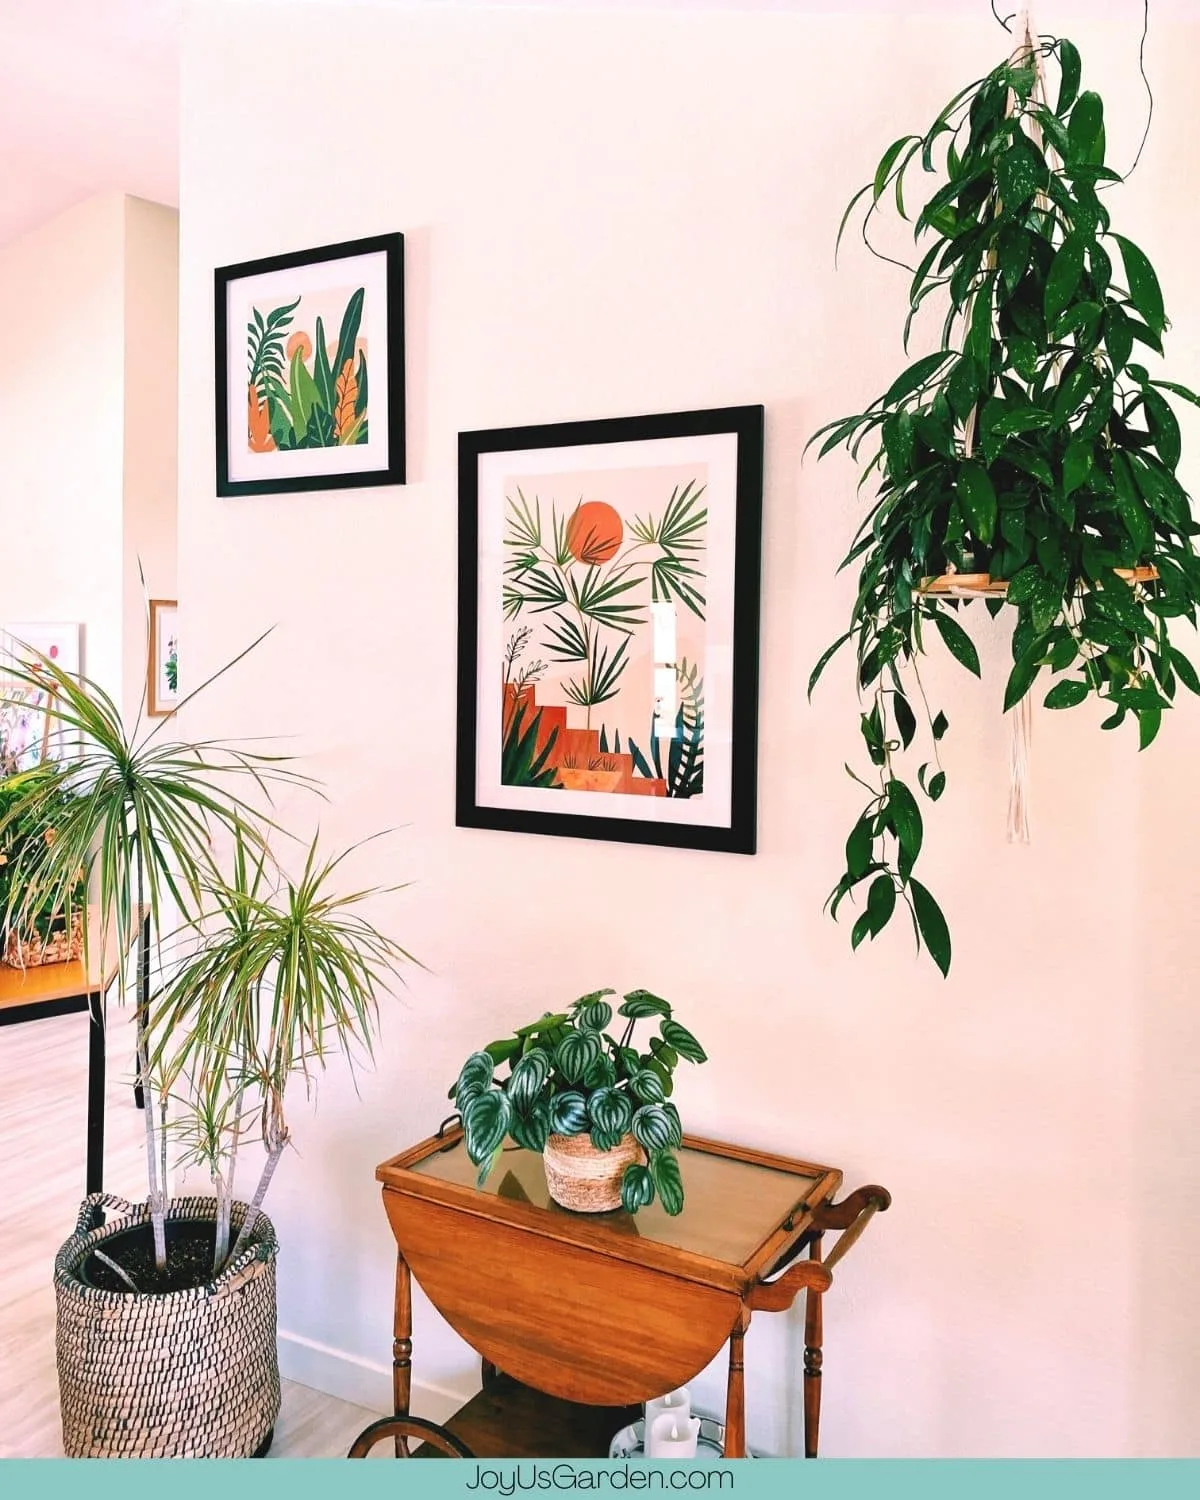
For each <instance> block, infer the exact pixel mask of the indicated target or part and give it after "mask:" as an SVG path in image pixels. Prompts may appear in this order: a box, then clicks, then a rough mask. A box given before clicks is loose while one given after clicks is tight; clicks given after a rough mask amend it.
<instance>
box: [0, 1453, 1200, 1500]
mask: <svg viewBox="0 0 1200 1500" xmlns="http://www.w3.org/2000/svg"><path fill="white" fill-rule="evenodd" d="M401 1465H402V1467H401ZM164 1485H165V1486H166V1488H165V1490H164V1489H163V1486H164ZM806 1490H808V1491H811V1493H812V1494H813V1495H828V1496H830V1497H831V1500H858V1497H863V1500H867V1497H869V1500H884V1497H886V1500H894V1497H897V1496H899V1497H907V1496H910V1495H911V1496H914V1497H920V1500H991V1497H995V1500H1012V1497H1019V1500H1037V1497H1041V1496H1047V1497H1050V1496H1052V1497H1054V1500H1074V1497H1075V1496H1086V1497H1087V1500H1110V1497H1111V1500H1131V1497H1134V1496H1136V1497H1137V1500H1142V1497H1151V1500H1153V1497H1156V1496H1162V1497H1170V1500H1175V1497H1178V1500H1183V1497H1185V1496H1186V1497H1187V1500H1193V1497H1194V1496H1196V1495H1197V1494H1200V1461H1197V1460H1191V1459H1145V1460H1135V1459H1128V1460H1127V1459H1112V1460H1102V1459H1051V1460H1032V1459H1028V1460H1027V1459H994V1460H987V1459H979V1460H968V1459H819V1460H811V1461H806V1460H804V1459H783V1458H780V1459H761V1460H755V1461H754V1462H746V1461H742V1462H739V1463H715V1464H688V1463H678V1464H670V1463H636V1462H634V1463H614V1462H612V1461H607V1462H605V1461H599V1460H597V1461H587V1462H584V1461H577V1460H570V1461H567V1460H556V1459H538V1460H536V1461H535V1460H522V1461H520V1462H517V1461H513V1460H503V1459H497V1460H486V1459H461V1460H451V1461H448V1462H425V1461H420V1460H416V1461H405V1460H403V1459H399V1460H398V1459H394V1458H390V1457H389V1458H387V1459H385V1460H383V1461H382V1462H375V1461H362V1462H360V1461H353V1462H352V1461H350V1460H348V1459H283V1460H278V1461H273V1460H270V1459H268V1460H265V1461H259V1462H255V1461H246V1462H213V1461H208V1460H166V1461H159V1462H157V1463H156V1462H154V1461H152V1460H151V1461H145V1460H143V1461H140V1462H139V1461H126V1460H108V1461H90V1462H89V1461H78V1460H67V1459H8V1460H3V1461H0V1496H3V1500H26V1497H29V1500H55V1497H56V1496H57V1495H60V1494H61V1495H62V1496H63V1497H64V1500H66V1497H67V1496H70V1500H78V1496H79V1495H80V1494H81V1493H84V1494H86V1495H87V1497H88V1500H129V1497H130V1496H131V1495H138V1494H144V1493H147V1492H150V1493H156V1494H157V1493H163V1494H166V1495H169V1497H170V1500H214V1496H217V1495H220V1494H221V1493H223V1492H224V1493H229V1492H230V1491H234V1492H241V1493H243V1494H247V1495H253V1496H254V1500H270V1497H272V1496H279V1497H280V1500H356V1497H359V1496H362V1497H364V1500H397V1497H402V1500H425V1497H428V1500H493V1497H497V1496H500V1497H505V1500H512V1497H516V1496H524V1495H534V1494H537V1495H543V1496H545V1497H547V1500H550V1497H552V1496H555V1495H559V1494H562V1495H573V1494H576V1493H582V1494H599V1495H605V1494H615V1495H622V1496H623V1495H642V1494H655V1495H680V1496H683V1495H712V1496H731V1497H732V1496H735V1497H736V1500H765V1497H772V1500H773V1497H775V1496H796V1495H798V1494H802V1493H803V1492H804V1491H806Z"/></svg>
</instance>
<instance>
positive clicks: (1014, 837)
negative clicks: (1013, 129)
mask: <svg viewBox="0 0 1200 1500" xmlns="http://www.w3.org/2000/svg"><path fill="white" fill-rule="evenodd" d="M1002 24H1003V23H1002ZM1013 34H1014V35H1015V36H1016V37H1017V45H1016V47H1015V48H1014V49H1013V52H1012V56H1011V59H1010V61H1011V62H1012V63H1014V64H1020V63H1022V62H1024V61H1026V60H1031V61H1032V63H1033V66H1034V70H1035V74H1036V77H1035V82H1034V86H1033V89H1034V93H1035V94H1036V95H1037V96H1038V97H1039V98H1040V99H1041V102H1042V103H1043V104H1045V105H1046V107H1047V108H1049V101H1048V98H1047V94H1046V73H1045V69H1044V67H1043V66H1042V55H1041V52H1040V51H1039V50H1038V47H1037V45H1036V42H1035V40H1034V37H1035V33H1034V31H1033V28H1032V25H1031V23H1030V19H1029V7H1028V6H1025V5H1023V6H1022V7H1021V8H1020V10H1019V11H1018V12H1017V16H1016V26H1015V28H1014V31H1013ZM1013 104H1014V100H1013V95H1012V91H1011V90H1010V91H1009V95H1008V112H1009V113H1010V114H1011V113H1012V110H1013ZM1031 131H1032V134H1033V137H1034V140H1035V141H1036V143H1037V145H1038V147H1039V148H1040V149H1042V150H1043V151H1044V152H1045V154H1046V155H1047V156H1054V157H1056V153H1055V152H1054V150H1053V148H1052V147H1049V146H1046V145H1045V143H1044V141H1043V139H1042V133H1041V130H1040V128H1039V127H1038V125H1037V123H1036V122H1034V124H1033V126H1032V127H1031ZM1035 202H1036V204H1037V206H1038V207H1039V208H1042V209H1046V208H1049V206H1050V200H1049V199H1048V198H1047V197H1046V195H1045V194H1044V193H1042V192H1039V193H1038V194H1037V197H1036V199H1035ZM986 264H987V268H988V269H989V270H994V269H995V266H996V252H995V250H994V249H993V250H990V251H989V252H988V258H987V262H986ZM970 317H971V313H970V308H968V309H967V311H966V318H967V322H968V324H969V322H970ZM978 417H979V403H978V402H976V404H975V405H974V406H973V407H972V408H971V410H970V412H969V413H968V414H967V420H966V422H965V423H964V424H963V457H964V458H970V457H971V455H972V454H973V453H974V451H975V428H976V423H977V421H978ZM922 592H923V593H926V594H939V595H941V596H942V597H943V598H950V599H1003V598H1004V597H1005V596H1006V595H1007V593H1008V584H1007V582H1006V581H1004V580H1003V579H998V578H996V579H993V578H992V577H991V576H990V575H989V574H987V573H959V572H958V571H956V570H955V569H954V568H953V566H951V568H950V570H949V571H948V572H947V573H944V574H943V575H942V576H941V577H940V578H930V579H927V580H924V581H923V582H922ZM1009 722H1010V730H1009V751H1008V825H1007V833H1008V841H1009V843H1010V844H1011V843H1020V844H1027V843H1029V808H1030V795H1029V794H1030V781H1031V768H1032V756H1033V705H1032V702H1031V699H1030V695H1029V694H1028V693H1026V694H1025V696H1024V697H1023V698H1022V699H1021V700H1020V702H1019V703H1018V704H1016V706H1015V707H1014V708H1013V709H1011V710H1010V712H1009Z"/></svg>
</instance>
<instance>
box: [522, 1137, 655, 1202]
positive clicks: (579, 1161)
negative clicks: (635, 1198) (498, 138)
mask: <svg viewBox="0 0 1200 1500" xmlns="http://www.w3.org/2000/svg"><path fill="white" fill-rule="evenodd" d="M645 1159H646V1157H645V1154H644V1152H643V1151H642V1148H641V1147H640V1146H639V1145H638V1143H637V1142H636V1141H635V1140H634V1138H633V1136H632V1135H626V1136H625V1137H624V1139H623V1140H622V1141H621V1142H620V1144H619V1145H617V1146H614V1147H613V1149H612V1150H611V1151H597V1150H596V1148H595V1146H593V1145H592V1143H591V1140H590V1139H589V1138H588V1137H587V1136H586V1135H552V1136H551V1137H550V1138H549V1140H547V1142H546V1149H545V1150H544V1151H543V1152H542V1164H543V1166H544V1167H545V1168H546V1186H547V1187H548V1188H549V1189H550V1196H551V1197H552V1198H553V1199H554V1201H555V1203H559V1204H561V1205H562V1207H563V1208H573V1209H574V1210H575V1212H576V1213H582V1214H603V1213H608V1212H609V1211H610V1210H611V1209H614V1208H620V1206H621V1178H622V1177H624V1175H625V1168H626V1167H627V1166H629V1165H630V1164H631V1163H633V1162H644V1161H645Z"/></svg>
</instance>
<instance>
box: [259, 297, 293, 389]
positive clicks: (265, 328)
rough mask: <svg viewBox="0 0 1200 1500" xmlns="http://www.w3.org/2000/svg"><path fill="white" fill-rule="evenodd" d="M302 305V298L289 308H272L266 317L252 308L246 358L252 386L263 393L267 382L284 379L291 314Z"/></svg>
mask: <svg viewBox="0 0 1200 1500" xmlns="http://www.w3.org/2000/svg"><path fill="white" fill-rule="evenodd" d="M299 305H300V298H299V297H297V298H296V300H295V302H289V303H287V304H286V306H283V307H276V308H273V309H272V311H271V312H269V313H268V314H267V316H266V317H265V318H264V317H263V315H262V313H260V312H259V310H258V308H257V307H255V308H252V309H251V318H250V321H249V322H248V323H247V324H246V358H247V362H248V364H249V375H248V381H249V384H250V385H252V386H254V387H256V388H257V389H258V391H259V392H260V393H261V392H262V391H264V390H265V389H266V388H267V386H268V382H270V381H271V380H280V379H282V377H283V367H284V355H283V339H284V334H285V333H286V331H287V329H288V326H289V325H290V323H291V321H292V314H293V313H294V312H295V311H296V308H297V307H298V306H299Z"/></svg>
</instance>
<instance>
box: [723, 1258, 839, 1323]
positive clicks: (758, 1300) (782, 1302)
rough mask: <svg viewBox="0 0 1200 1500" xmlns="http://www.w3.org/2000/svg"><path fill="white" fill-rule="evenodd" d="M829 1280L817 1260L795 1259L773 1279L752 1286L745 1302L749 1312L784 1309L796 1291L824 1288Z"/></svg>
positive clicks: (827, 1286)
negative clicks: (793, 1262)
mask: <svg viewBox="0 0 1200 1500" xmlns="http://www.w3.org/2000/svg"><path fill="white" fill-rule="evenodd" d="M832 1281H833V1277H832V1276H831V1275H830V1274H829V1272H828V1271H827V1270H826V1268H825V1267H824V1266H823V1265H822V1263H821V1262H820V1261H819V1260H798V1261H797V1262H796V1263H795V1265H792V1266H789V1267H788V1269H787V1270H786V1271H785V1272H784V1273H783V1275H782V1276H777V1277H776V1278H775V1280H774V1281H760V1282H759V1283H758V1285H757V1286H754V1287H751V1289H750V1293H749V1295H748V1296H747V1297H746V1299H745V1300H746V1306H747V1307H748V1308H750V1310H751V1311H752V1312H786V1311H787V1309H788V1308H789V1307H791V1305H792V1303H793V1302H794V1301H795V1300H796V1295H797V1293H798V1292H803V1291H806V1290H807V1291H814V1292H824V1291H827V1290H828V1288H829V1285H830V1283H831V1282H832Z"/></svg>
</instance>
